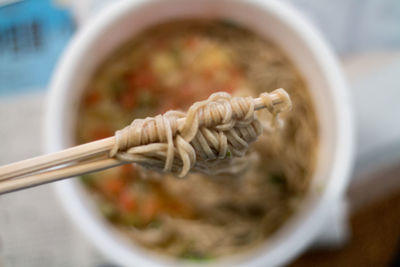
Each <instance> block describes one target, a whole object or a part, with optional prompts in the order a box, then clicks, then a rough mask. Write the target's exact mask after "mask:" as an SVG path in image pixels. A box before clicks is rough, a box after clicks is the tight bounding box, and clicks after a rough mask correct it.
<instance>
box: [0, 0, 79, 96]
mask: <svg viewBox="0 0 400 267" xmlns="http://www.w3.org/2000/svg"><path fill="white" fill-rule="evenodd" d="M9 2H11V1H9ZM14 2H15V3H10V4H5V5H3V6H0V97H1V96H5V95H14V94H19V93H22V92H27V91H32V90H44V89H45V88H46V86H47V84H48V81H49V78H50V75H51V73H52V70H53V68H54V66H55V64H56V63H57V60H58V57H59V56H60V53H61V52H62V50H63V48H64V47H65V45H66V43H67V42H68V40H69V39H70V37H71V35H72V33H73V31H74V28H75V27H74V23H73V20H72V17H71V15H70V14H69V12H68V10H67V9H65V8H62V7H61V6H58V5H56V4H55V3H53V2H52V1H51V0H24V1H14ZM0 3H1V2H0Z"/></svg>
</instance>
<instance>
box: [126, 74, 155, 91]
mask: <svg viewBox="0 0 400 267" xmlns="http://www.w3.org/2000/svg"><path fill="white" fill-rule="evenodd" d="M155 81H156V79H155V76H154V73H153V72H152V71H151V70H149V69H142V70H140V71H138V72H135V73H133V74H132V75H131V77H130V81H129V82H130V85H131V87H134V88H140V89H142V88H147V89H151V87H152V86H153V85H154V84H155Z"/></svg>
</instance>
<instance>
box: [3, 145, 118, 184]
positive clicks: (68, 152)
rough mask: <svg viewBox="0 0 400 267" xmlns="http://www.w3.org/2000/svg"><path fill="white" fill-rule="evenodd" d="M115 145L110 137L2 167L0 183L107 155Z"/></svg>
mask: <svg viewBox="0 0 400 267" xmlns="http://www.w3.org/2000/svg"><path fill="white" fill-rule="evenodd" d="M114 144H115V137H108V138H105V139H102V140H98V141H94V142H90V143H87V144H83V145H79V146H75V147H71V148H68V149H65V150H63V151H59V152H55V153H53V154H47V155H43V156H39V157H35V158H31V159H27V160H22V161H19V162H15V163H12V164H9V165H6V166H3V167H0V181H1V180H6V179H9V178H13V177H17V176H22V175H25V174H28V173H32V172H37V171H40V170H44V169H48V168H51V167H54V166H57V165H61V164H65V163H68V162H72V161H79V160H82V159H86V158H89V157H93V156H95V155H97V154H101V153H106V152H108V151H110V149H111V148H112V147H113V146H114Z"/></svg>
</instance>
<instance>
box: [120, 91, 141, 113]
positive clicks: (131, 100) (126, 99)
mask: <svg viewBox="0 0 400 267" xmlns="http://www.w3.org/2000/svg"><path fill="white" fill-rule="evenodd" d="M120 103H121V105H122V107H123V108H125V109H133V108H135V106H136V104H137V100H136V96H135V92H133V91H128V92H126V93H125V94H124V95H122V96H121V99H120Z"/></svg>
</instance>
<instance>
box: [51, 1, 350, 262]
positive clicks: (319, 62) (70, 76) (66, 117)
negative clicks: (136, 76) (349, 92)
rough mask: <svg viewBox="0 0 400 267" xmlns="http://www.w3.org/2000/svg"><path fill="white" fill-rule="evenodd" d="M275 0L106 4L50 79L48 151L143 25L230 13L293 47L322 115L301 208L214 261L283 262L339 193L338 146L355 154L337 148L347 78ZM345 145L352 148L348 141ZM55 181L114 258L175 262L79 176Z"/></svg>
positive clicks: (68, 135) (71, 129)
mask: <svg viewBox="0 0 400 267" xmlns="http://www.w3.org/2000/svg"><path fill="white" fill-rule="evenodd" d="M122 2H125V1H122ZM273 2H274V1H261V0H260V1H257V0H252V1H247V2H246V1H232V0H220V1H214V0H198V1H185V0H170V1H146V2H145V1H126V2H125V3H120V4H118V5H115V6H114V7H111V8H109V9H108V10H106V11H104V12H103V13H102V14H100V15H99V16H98V17H97V18H95V19H94V20H93V21H92V22H91V23H89V25H88V26H87V27H85V28H84V29H83V30H82V31H81V32H80V33H79V34H78V36H77V37H76V38H75V39H74V41H73V42H72V44H71V45H70V46H69V48H68V50H67V52H66V53H65V55H64V57H63V59H62V61H61V64H60V65H59V67H58V70H57V72H56V74H55V76H54V79H53V82H52V92H51V95H50V104H49V110H48V111H49V112H48V113H49V115H48V124H47V126H48V131H47V132H48V139H47V144H48V148H49V150H50V151H55V150H59V149H62V148H65V147H68V146H70V145H73V144H74V138H75V118H76V116H77V115H78V114H77V111H78V109H77V107H78V106H79V103H80V98H81V96H82V92H83V89H84V88H85V85H86V83H87V82H88V81H89V80H90V78H91V76H92V74H93V72H94V71H95V70H96V68H97V66H98V65H99V64H100V63H101V62H102V61H103V60H104V59H105V58H107V57H108V56H109V55H110V53H112V52H113V51H115V49H117V48H118V47H120V46H121V44H123V43H125V42H126V41H127V40H128V39H131V38H132V37H133V36H134V35H135V34H137V33H138V32H140V31H142V30H143V29H144V28H146V27H149V26H151V25H154V24H157V23H159V22H163V21H168V20H173V19H182V18H225V19H230V20H233V21H236V22H237V23H238V24H241V25H242V26H244V27H247V28H249V29H252V30H253V31H255V32H256V33H258V34H260V35H261V36H264V37H265V38H267V39H269V40H272V41H273V42H274V43H275V44H277V45H278V46H279V47H281V49H282V50H283V51H284V52H285V53H286V54H287V55H288V57H289V58H290V59H291V61H292V62H293V63H294V65H295V66H296V67H297V70H298V71H299V72H300V73H301V74H302V76H303V78H304V79H305V80H306V83H307V85H308V88H309V90H310V91H311V96H312V100H313V102H314V104H315V108H316V112H317V117H318V123H319V131H320V147H319V150H318V163H317V168H316V170H315V174H314V177H313V182H312V184H311V188H310V190H309V194H308V196H307V197H306V199H305V200H304V201H303V205H302V207H301V208H300V209H299V211H298V212H297V213H296V214H295V215H294V216H293V217H292V218H291V219H290V220H289V222H287V223H286V224H285V225H284V226H283V227H282V228H281V229H280V230H279V231H277V233H276V234H274V235H273V236H272V237H271V238H270V239H269V240H268V243H267V244H265V246H264V247H260V248H258V249H255V250H252V251H249V252H245V253H243V254H241V255H238V256H232V257H228V258H226V259H222V260H221V261H218V262H213V263H210V265H213V264H221V265H226V264H229V262H235V263H238V262H244V261H246V262H247V266H258V265H262V266H265V263H266V262H268V263H269V265H275V264H281V263H283V262H284V261H285V260H287V259H289V258H290V257H292V256H293V255H294V254H296V253H298V251H299V250H300V249H301V248H303V247H304V246H305V245H306V243H308V242H310V241H311V239H312V238H313V237H314V236H315V235H316V234H317V231H318V229H319V228H320V226H321V225H322V222H320V221H321V220H322V218H323V217H326V216H324V215H323V212H322V211H321V210H322V209H320V208H318V206H319V205H322V202H323V201H322V199H323V197H324V196H325V195H332V196H333V195H338V194H341V192H342V191H343V188H344V186H345V180H346V175H345V173H346V171H347V170H346V164H342V165H343V166H342V169H344V170H342V172H343V173H340V172H337V171H335V169H336V168H338V166H337V165H338V164H340V163H339V162H338V157H340V153H344V154H342V155H341V156H342V159H341V160H342V161H344V162H345V161H346V160H347V161H349V160H348V159H349V155H350V152H349V151H344V152H340V151H339V150H340V149H344V148H343V147H344V144H342V142H344V141H346V137H345V136H342V134H341V132H340V131H341V129H342V128H343V127H344V125H343V124H346V123H347V117H349V114H347V113H346V112H347V106H346V104H347V103H346V99H344V100H342V101H340V94H341V93H342V91H343V89H345V88H344V86H345V84H344V83H343V81H342V77H341V74H340V72H339V70H338V69H337V66H336V62H335V61H334V58H333V57H332V56H331V55H330V53H329V51H328V50H327V49H326V48H325V45H324V43H322V41H320V39H319V38H318V36H316V35H315V34H314V32H313V31H312V29H311V30H309V28H308V25H307V24H303V23H304V22H303V20H302V19H301V18H300V17H298V14H297V13H296V12H295V11H293V10H292V9H291V8H289V7H286V6H282V4H278V3H273ZM339 119H341V120H339ZM348 131H350V128H349V129H348ZM348 145H349V148H348V150H349V149H350V147H351V145H350V144H348ZM339 152H340V153H339ZM334 177H335V179H336V181H333V178H334ZM56 186H57V188H58V192H59V194H60V196H61V199H62V201H63V202H64V204H65V206H66V208H67V210H68V211H69V212H70V213H71V215H72V218H73V219H74V220H75V221H76V222H77V223H78V224H79V225H80V227H81V229H83V230H84V232H86V233H87V234H88V235H89V237H90V238H91V239H92V240H94V241H95V244H97V245H98V247H99V248H100V249H101V250H102V251H103V252H105V253H106V254H108V255H109V256H111V257H112V258H114V260H117V261H120V263H125V265H129V263H131V264H132V263H136V264H139V265H142V264H148V266H153V265H154V266H155V265H157V263H159V264H161V263H162V264H164V265H165V264H170V265H176V264H177V263H176V262H174V261H173V260H172V259H167V258H162V257H161V256H156V255H153V254H149V252H147V251H143V250H142V249H141V248H140V247H136V246H134V245H132V244H131V243H130V242H129V241H128V240H126V239H125V238H124V237H123V236H121V235H120V234H119V233H117V232H116V231H114V230H113V229H112V228H110V227H109V225H108V224H107V223H106V222H105V221H104V220H103V219H102V217H101V215H99V214H98V212H97V209H96V207H95V205H94V204H93V202H92V201H90V200H89V198H88V196H87V194H86V193H85V191H84V189H83V188H82V187H81V185H80V183H79V181H77V180H68V181H63V182H59V183H58V184H57V185H56ZM328 192H329V193H328ZM132 248H134V249H132ZM127 263H128V264H127ZM140 263H142V264H140ZM180 264H181V263H180Z"/></svg>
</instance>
